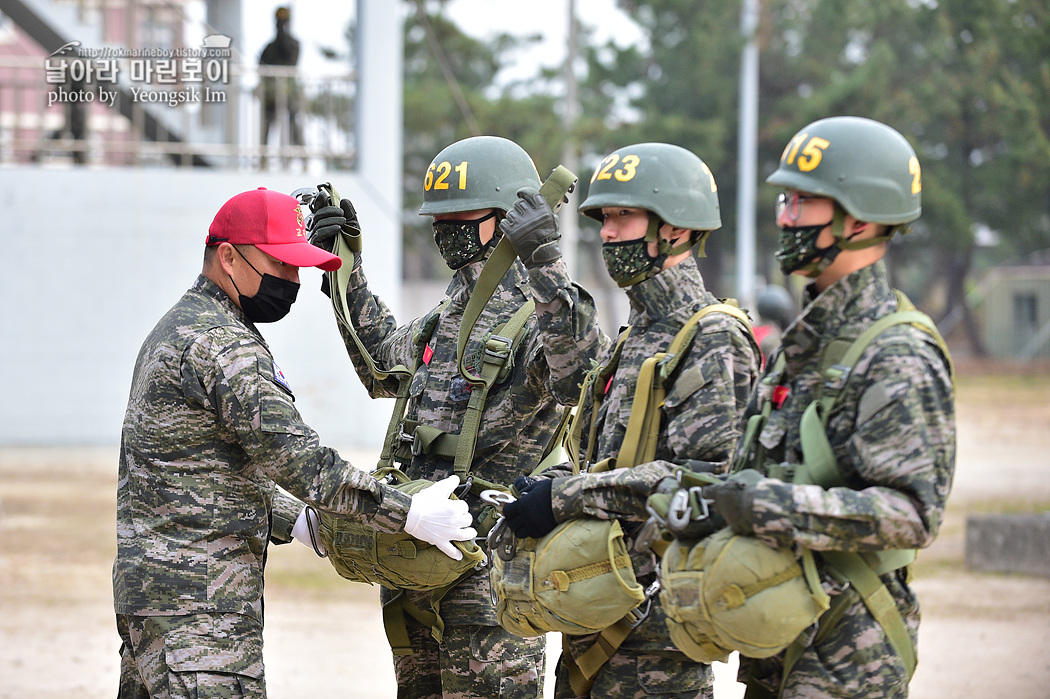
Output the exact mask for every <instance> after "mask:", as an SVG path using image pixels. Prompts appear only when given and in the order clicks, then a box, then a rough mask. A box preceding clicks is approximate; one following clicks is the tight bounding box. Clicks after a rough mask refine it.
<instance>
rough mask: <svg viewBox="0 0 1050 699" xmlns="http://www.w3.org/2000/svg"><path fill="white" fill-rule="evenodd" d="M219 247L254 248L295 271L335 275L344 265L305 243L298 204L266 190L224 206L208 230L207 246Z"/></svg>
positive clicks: (238, 197)
mask: <svg viewBox="0 0 1050 699" xmlns="http://www.w3.org/2000/svg"><path fill="white" fill-rule="evenodd" d="M219 243H230V244H231V245H254V246H255V247H257V248H259V249H260V250H262V251H263V252H265V253H266V254H267V255H270V256H272V257H275V258H277V259H278V260H280V261H281V262H284V263H285V264H289V265H294V266H296V267H320V268H321V269H323V270H324V271H326V272H334V271H335V270H337V269H339V268H340V267H341V266H342V265H343V261H342V260H341V259H339V257H337V256H336V255H333V254H331V253H329V252H325V251H324V250H322V249H321V248H319V247H317V246H316V245H311V244H310V242H309V241H308V240H307V239H306V229H305V226H304V225H303V210H302V209H300V208H299V202H298V201H296V199H295V198H294V197H290V196H288V195H287V194H282V193H281V192H273V191H270V190H268V189H266V187H259V188H258V189H255V190H252V191H249V192H242V193H241V194H238V195H237V196H235V197H233V198H232V199H230V200H229V201H228V202H226V203H225V204H223V205H222V208H221V209H219V213H217V214H215V219H214V220H213V221H212V222H211V227H209V228H208V239H207V241H205V245H218V244H219Z"/></svg>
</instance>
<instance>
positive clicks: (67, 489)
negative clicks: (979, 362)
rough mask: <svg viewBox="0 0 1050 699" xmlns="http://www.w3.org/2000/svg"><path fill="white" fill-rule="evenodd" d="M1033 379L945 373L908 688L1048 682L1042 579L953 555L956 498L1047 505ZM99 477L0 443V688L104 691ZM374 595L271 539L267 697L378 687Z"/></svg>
mask: <svg viewBox="0 0 1050 699" xmlns="http://www.w3.org/2000/svg"><path fill="white" fill-rule="evenodd" d="M1047 389H1050V374H1039V375H1037V376H1000V377H993V376H974V375H964V376H963V377H962V379H961V381H960V387H959V403H958V412H959V459H958V468H957V476H956V482H955V487H954V489H953V493H952V498H951V501H950V502H949V507H948V514H947V518H946V521H945V523H944V526H943V528H942V531H941V535H940V537H939V538H938V540H937V541H936V542H935V543H934V545H933V546H932V547H930V549H928V550H927V551H925V552H923V554H922V555H921V556H920V558H919V563H918V564H917V566H916V581H915V587H916V589H917V591H918V594H919V596H920V599H921V601H922V604H923V609H924V620H923V626H922V630H921V635H920V643H919V656H920V663H919V668H918V671H917V673H916V675H915V679H914V680H913V682H912V687H911V689H912V691H911V696H913V697H917V698H918V699H956V698H957V697H962V696H967V697H1010V698H1011V699H1042V698H1045V697H1048V696H1050V650H1048V649H1050V579H1043V578H1034V577H1024V576H1014V575H1001V574H997V575H989V574H976V573H973V572H970V571H967V570H966V569H965V566H964V534H965V520H966V516H967V514H968V513H977V512H982V513H983V512H1030V511H1046V510H1050V473H1048V470H1050V463H1048V459H1047V456H1046V454H1047V452H1048V450H1050V429H1048V428H1050V401H1047V400H1046V398H1045V396H1046V395H1047ZM346 455H347V456H348V457H349V458H351V459H357V460H358V461H355V463H361V464H365V465H367V464H368V463H370V462H371V461H373V459H374V457H373V456H372V455H370V454H368V453H363V452H360V451H351V450H347V451H346ZM115 489H116V449H115V448H91V449H46V450H41V449H8V450H0V699H24V698H29V697H32V698H34V699H58V698H62V699H68V698H70V697H78V698H83V699H94V698H96V697H111V696H114V695H115V693H116V687H117V677H118V672H119V662H118V657H117V649H118V647H119V645H120V643H119V639H118V637H117V634H116V629H115V626H114V620H113V612H112V597H111V587H110V566H111V564H112V559H113V555H114V552H115V542H114V533H113V528H114V507H115V505H114V501H115V495H114V494H115ZM377 599H378V591H377V588H370V587H368V586H364V585H352V584H350V583H346V582H345V581H343V580H342V579H340V578H339V577H338V576H336V574H335V573H334V572H333V571H332V570H331V568H329V567H328V565H327V563H325V562H323V561H320V560H318V559H316V558H314V557H313V555H312V553H310V552H309V551H308V550H307V549H306V548H305V547H302V546H299V545H296V544H292V545H289V546H283V547H275V548H272V549H271V555H270V566H269V569H268V570H267V590H266V665H267V668H266V672H267V680H268V685H269V694H270V696H272V697H311V699H327V698H329V697H332V698H334V697H340V698H342V699H347V698H351V699H352V698H355V697H361V698H365V697H367V698H372V697H393V696H394V695H395V692H394V680H393V671H392V668H391V663H390V655H389V650H388V649H387V646H386V641H385V638H384V635H383V631H382V622H381V620H380V615H379V609H378V604H377ZM551 641H552V645H553V644H556V643H557V639H556V638H552V639H551ZM715 671H716V678H717V683H716V692H715V693H716V697H718V699H733V698H739V697H741V696H742V695H743V687H742V686H741V685H739V684H736V683H735V682H734V674H735V662H730V663H728V664H716V666H715Z"/></svg>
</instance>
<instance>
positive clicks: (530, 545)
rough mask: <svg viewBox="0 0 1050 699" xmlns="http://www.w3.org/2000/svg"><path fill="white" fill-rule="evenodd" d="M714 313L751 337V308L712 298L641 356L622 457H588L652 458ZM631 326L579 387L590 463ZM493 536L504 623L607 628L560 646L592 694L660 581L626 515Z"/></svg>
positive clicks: (577, 423) (569, 436) (534, 631)
mask: <svg viewBox="0 0 1050 699" xmlns="http://www.w3.org/2000/svg"><path fill="white" fill-rule="evenodd" d="M712 313H722V314H726V315H729V316H731V317H733V318H735V319H736V320H737V321H739V322H740V323H741V324H743V325H744V327H745V328H746V329H747V331H748V332H747V334H748V336H749V337H752V341H753V336H752V335H751V332H750V321H749V320H748V317H747V315H746V314H745V313H744V312H743V311H741V310H740V309H739V308H738V307H737V306H736V305H735V303H734V302H732V301H731V300H730V301H728V302H725V303H717V304H711V305H709V306H706V307H704V308H702V309H700V310H699V311H697V312H696V313H694V314H693V316H692V317H691V318H690V319H689V320H688V321H686V323H685V325H684V326H683V327H682V329H681V330H679V332H678V333H677V335H675V337H674V339H673V340H672V341H671V344H670V345H669V347H668V349H667V351H666V352H660V353H657V354H656V355H654V356H652V357H649V358H648V359H646V360H645V361H644V362H643V363H642V367H641V368H640V371H639V376H638V382H637V384H636V388H635V394H634V398H633V401H632V403H631V414H630V418H629V420H628V426H627V431H626V433H625V435H624V439H623V442H622V444H621V447H620V450H619V452H618V454H617V456H616V457H610V458H608V459H604V460H602V461H601V462H599V463H597V464H594V465H593V466H591V467H590V469H589V470H590V472H601V471H606V470H611V469H613V468H630V467H633V466H636V465H638V464H641V463H646V462H648V461H652V460H653V459H654V458H655V454H656V447H657V444H658V441H659V428H660V415H661V412H660V407H661V406H662V405H663V400H664V397H665V396H666V393H667V387H666V384H667V383H668V381H669V379H671V377H672V376H673V375H674V373H675V369H676V367H677V366H678V363H679V361H680V360H681V359H682V357H684V356H685V355H686V354H687V353H688V349H689V346H690V345H691V343H692V341H693V339H694V338H695V336H696V334H697V331H698V326H699V323H700V321H701V319H703V318H704V317H705V316H707V315H709V314H712ZM629 333H630V328H627V329H626V330H625V331H624V332H623V333H621V335H620V338H619V339H618V341H617V344H616V345H615V347H614V349H613V352H612V356H611V358H610V361H609V363H608V364H606V365H605V366H599V367H596V368H595V369H593V370H592V371H591V372H590V373H588V375H587V377H586V378H585V380H584V381H583V384H582V386H581V399H580V404H582V403H583V399H584V398H585V397H586V396H587V395H588V393H590V394H591V395H592V398H593V399H594V404H593V405H592V409H591V417H592V419H591V421H590V426H589V430H590V432H589V434H590V440H589V442H588V453H587V455H586V456H585V458H584V463H589V460H590V454H591V452H592V450H593V444H594V438H595V432H596V426H595V425H596V419H595V415H596V414H597V404H598V402H600V400H601V399H602V397H603V396H604V389H605V385H606V383H607V381H608V380H609V378H611V376H612V375H613V373H614V372H615V370H616V365H617V363H618V362H619V357H620V354H621V352H622V349H623V345H624V342H625V341H626V339H627V336H628V334H629ZM755 351H756V352H757V351H758V350H757V347H756V348H755ZM596 389H598V390H596ZM583 422H584V421H583V418H582V417H581V416H580V415H579V414H576V415H575V416H574V417H573V419H572V421H571V423H570V424H569V426H568V429H567V432H566V435H565V443H566V451H567V452H568V454H569V457H570V459H571V460H572V464H573V473H579V472H580V460H579V457H578V454H579V446H580V435H581V433H582V428H583ZM497 527H499V525H497ZM501 536H502V537H503V538H504V539H509V543H503V544H501V542H500V537H501ZM490 542H491V543H490V549H491V550H492V553H493V555H492V562H491V566H492V567H491V569H490V576H491V582H492V594H493V602H494V604H495V605H496V610H497V619H498V620H499V623H500V625H501V626H502V627H503V628H504V629H506V630H508V631H510V632H511V633H514V634H517V635H521V636H536V635H539V634H542V633H544V632H548V631H555V632H559V633H563V634H567V635H587V634H592V633H595V632H599V633H600V634H601V635H600V638H599V640H598V641H597V642H596V643H595V644H594V645H593V646H592V647H591V648H590V649H589V650H588V651H586V652H585V653H584V654H583V655H581V656H580V657H578V658H572V657H571V656H566V655H563V658H568V659H569V660H571V661H573V664H572V665H571V667H570V681H571V683H572V686H573V689H574V691H576V693H577V694H580V695H586V694H587V693H588V691H589V688H590V686H591V684H592V683H593V680H594V677H595V676H596V675H597V674H598V670H600V669H601V667H602V665H604V664H605V662H607V661H608V659H609V658H611V657H612V655H613V654H614V653H615V652H616V649H617V648H619V646H620V645H621V644H622V643H623V641H624V640H626V638H627V636H629V635H630V633H631V631H633V630H634V629H635V628H636V627H637V626H638V625H639V624H640V623H641V622H642V621H643V620H644V619H645V618H646V616H647V615H648V601H649V600H650V599H651V597H652V596H653V595H655V594H656V592H657V589H658V588H657V586H655V585H654V586H650V588H649V589H645V588H643V587H642V586H641V585H640V584H639V583H638V581H637V578H636V576H635V573H634V567H633V565H632V563H631V559H630V554H629V551H628V549H627V545H626V543H625V542H624V536H623V531H622V529H621V527H620V524H619V522H617V521H609V520H599V519H595V518H579V519H574V520H570V521H568V522H563V523H561V524H560V525H558V526H557V527H556V528H555V529H553V530H552V531H551V532H550V533H548V534H547V535H545V536H544V537H542V538H540V539H524V540H521V541H514V540H513V534H511V533H510V532H509V531H508V532H505V533H502V532H499V531H498V530H493V532H492V537H490Z"/></svg>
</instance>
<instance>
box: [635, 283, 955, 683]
mask: <svg viewBox="0 0 1050 699" xmlns="http://www.w3.org/2000/svg"><path fill="white" fill-rule="evenodd" d="M896 293H897V299H898V310H897V311H896V312H894V313H892V314H889V315H887V316H884V317H883V318H881V319H879V320H878V321H876V322H875V323H874V324H873V325H872V326H871V327H870V328H868V329H867V330H866V331H865V332H864V333H862V334H861V335H860V336H859V337H857V338H844V339H838V340H836V341H834V342H832V343H830V344H829V345H828V348H827V349H826V351H825V352H824V353H823V354H822V356H821V359H820V370H821V373H822V375H823V376H824V378H825V381H824V383H823V385H822V387H821V389H820V391H819V392H818V395H817V397H816V398H815V399H814V400H813V401H812V403H811V404H810V405H809V406H807V408H806V410H805V411H804V413H803V416H802V419H801V425H800V438H801V442H802V452H803V463H802V464H799V465H798V466H797V467H795V468H793V469H790V470H785V468H786V467H785V466H784V465H774V466H773V467H772V468H770V469H768V471H769V475H770V476H772V477H774V478H781V479H787V480H790V481H791V482H794V483H808V484H815V485H820V486H823V487H825V488H830V487H838V486H843V485H844V483H843V481H842V477H841V474H840V473H839V469H838V464H837V461H836V460H835V457H834V454H833V452H832V449H831V445H830V443H829V442H828V439H827V434H826V431H825V425H826V424H827V418H828V416H829V415H830V414H831V412H832V410H833V409H834V407H835V406H836V405H837V403H838V400H839V398H840V396H841V395H842V389H843V388H845V386H846V383H847V381H848V380H849V378H850V376H851V374H852V368H853V366H854V365H855V364H856V363H857V361H858V360H859V359H860V357H861V355H862V354H863V352H864V350H865V349H866V348H867V347H868V345H870V343H871V342H872V341H873V340H874V339H875V338H876V337H878V336H879V335H880V334H881V333H882V332H884V331H885V330H887V329H888V328H890V327H893V326H895V325H901V324H910V325H912V326H914V327H916V328H918V329H920V330H922V331H923V332H925V333H926V335H927V337H928V340H929V341H930V342H931V343H933V344H935V345H936V346H937V347H938V349H939V351H940V353H941V354H942V356H943V357H944V359H945V361H946V364H947V366H948V367H949V371H950V372H951V371H952V367H951V357H950V355H949V354H948V349H947V346H946V345H945V343H944V340H943V338H941V336H940V334H939V333H938V332H937V328H936V326H935V325H934V324H933V321H932V320H930V318H929V317H928V316H926V315H925V314H923V313H921V312H919V311H917V310H915V307H914V306H913V305H912V303H911V301H910V300H908V298H907V297H906V296H904V294H902V293H901V292H896ZM782 363H783V356H782V355H781V356H780V357H778V364H776V365H774V369H773V371H771V372H770V373H769V374H767V377H775V376H778V375H779V374H780V371H779V368H780V367H782V366H783V364H782ZM768 416H769V403H767V405H766V407H765V410H764V412H763V413H760V414H758V415H755V416H752V418H751V419H750V420H749V422H748V425H747V426H746V430H745V433H744V440H743V447H742V448H741V449H739V450H738V452H737V453H738V454H739V455H741V456H740V457H739V460H738V463H735V464H734V467H733V468H734V470H737V469H742V468H748V463H746V461H747V459H749V458H751V457H748V456H747V455H748V454H752V453H753V454H754V458H756V459H757V460H759V461H761V460H762V458H763V454H762V453H761V448H760V447H758V448H757V451H754V452H752V449H751V446H752V445H755V440H756V439H757V436H758V433H759V432H761V429H762V425H763V424H764V423H765V420H766V419H768ZM708 478H710V477H708ZM679 482H680V484H681V486H682V487H681V489H680V490H679V491H678V492H677V493H676V494H675V495H677V496H678V498H679V504H678V506H677V507H678V509H679V510H681V511H679V512H674V510H675V509H676V505H675V504H674V502H673V501H674V498H675V495H670V496H669V495H668V494H666V493H664V494H661V493H658V494H654V495H653V496H650V498H649V502H648V506H649V508H650V511H651V512H653V514H654V516H656V518H657V519H658V520H659V519H661V518H662V519H664V520H666V518H667V517H677V518H678V519H679V521H683V520H686V519H690V518H691V519H698V518H702V517H705V516H707V511H706V503H705V502H704V501H703V498H702V497H701V495H700V488H701V487H702V486H703V485H704V484H707V483H710V482H711V481H710V480H705V479H704V478H703V477H699V478H698V476H697V474H690V473H689V472H688V471H685V470H683V471H681V472H680V473H679ZM662 545H664V546H666V551H665V552H664V554H663V560H662V561H661V569H660V571H661V573H660V575H661V585H662V588H661V592H660V600H661V602H662V603H663V605H664V608H665V610H666V611H667V626H668V629H669V631H670V633H671V638H672V640H673V641H674V643H675V645H677V646H678V648H679V649H680V650H682V652H684V653H685V654H686V655H688V656H689V657H691V658H693V659H694V660H697V661H699V662H712V661H715V660H725V659H726V658H727V657H728V655H729V654H730V653H731V652H733V651H739V652H740V653H741V655H744V656H747V657H753V658H763V657H769V656H772V655H776V654H778V653H781V652H784V653H785V656H784V658H785V660H784V672H783V677H784V678H786V677H787V676H788V674H789V672H790V670H791V668H792V667H793V665H794V663H795V662H796V661H797V660H798V658H799V657H801V655H802V653H803V651H804V650H805V647H806V646H807V645H809V644H810V643H819V642H820V641H821V640H822V639H823V638H825V637H826V636H827V634H829V633H830V632H831V631H832V630H833V629H834V628H835V625H836V623H837V622H838V620H839V619H841V616H842V614H843V613H844V612H845V608H846V606H848V603H849V602H850V601H851V600H854V599H857V597H858V596H859V598H860V600H861V601H863V602H864V604H865V606H867V608H868V610H869V612H870V613H871V615H872V617H873V618H874V619H875V620H876V621H877V622H878V623H879V624H880V625H881V626H882V627H883V629H884V631H885V633H886V636H887V638H888V639H889V641H890V643H891V644H892V645H893V646H894V648H895V649H896V650H897V652H898V654H899V656H900V657H901V659H902V660H903V662H904V664H905V667H906V668H907V669H908V673H909V675H911V674H912V673H913V672H914V670H915V664H916V654H915V648H914V646H913V644H912V642H911V636H910V635H909V634H908V631H907V628H906V627H905V625H904V621H903V619H902V618H901V615H900V613H899V611H898V610H897V606H896V603H895V602H894V600H893V599H892V597H891V596H890V594H889V591H888V590H887V589H886V587H885V585H883V583H882V581H881V580H880V579H879V575H882V574H885V573H888V572H890V571H893V570H897V569H899V568H904V567H906V566H908V565H909V564H910V563H911V562H912V561H913V560H914V559H915V551H914V550H899V551H874V552H865V553H851V552H845V551H819V552H813V551H810V550H808V549H803V550H802V552H801V554H799V555H796V554H795V553H794V552H793V551H789V550H786V549H776V550H775V549H772V548H770V547H769V546H767V545H765V544H763V543H762V542H760V541H759V540H757V539H755V538H753V537H744V536H738V535H735V534H733V532H732V531H731V530H729V529H723V530H721V531H719V532H717V533H715V534H713V535H711V536H709V537H707V538H705V539H703V540H701V541H699V542H697V541H696V540H695V539H694V540H689V539H688V538H684V539H682V540H677V539H672V538H670V537H668V535H667V533H666V532H665V533H664V535H663V538H662ZM818 562H819V563H820V564H821V565H822V566H823V567H824V569H826V570H827V571H828V572H829V573H830V574H831V575H832V576H833V577H834V578H836V579H837V580H839V581H841V582H843V583H848V590H849V593H848V594H842V595H837V596H836V597H834V598H829V597H828V595H827V594H826V593H825V591H824V590H823V587H822V586H821V583H820V577H819V573H818V569H817V564H818ZM814 623H816V624H818V626H817V629H818V631H817V633H816V636H815V637H813V638H809V635H808V634H805V633H804V632H805V631H806V630H807V629H808V628H809V627H811V626H812V625H813V624H814Z"/></svg>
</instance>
